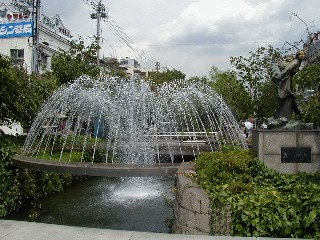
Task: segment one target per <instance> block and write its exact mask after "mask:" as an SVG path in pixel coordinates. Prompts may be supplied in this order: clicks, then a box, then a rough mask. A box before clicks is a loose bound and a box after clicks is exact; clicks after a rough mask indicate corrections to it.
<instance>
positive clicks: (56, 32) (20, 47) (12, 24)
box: [0, 2, 72, 135]
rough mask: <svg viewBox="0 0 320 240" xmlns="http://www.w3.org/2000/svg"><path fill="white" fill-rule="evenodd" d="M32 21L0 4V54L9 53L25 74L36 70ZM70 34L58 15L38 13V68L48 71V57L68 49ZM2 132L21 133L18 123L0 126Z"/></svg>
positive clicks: (49, 60) (7, 54) (20, 12)
mask: <svg viewBox="0 0 320 240" xmlns="http://www.w3.org/2000/svg"><path fill="white" fill-rule="evenodd" d="M34 26H35V25H34V21H33V19H32V14H31V13H30V11H25V12H23V11H19V10H17V9H14V8H13V7H11V6H9V5H8V4H6V3H3V2H2V3H0V54H3V55H6V56H9V57H10V58H11V60H12V62H13V64H14V65H17V66H22V67H24V68H25V69H26V70H27V72H28V73H31V72H32V70H33V69H35V64H34V62H35V61H34V56H35V54H34V44H33V40H34V38H33V37H34ZM71 38H72V36H71V33H70V31H69V30H68V29H67V28H65V27H64V25H63V23H62V21H61V19H60V17H59V15H58V14H55V15H53V16H51V17H47V16H45V15H43V14H41V16H40V24H39V53H38V59H37V61H38V63H39V68H38V69H39V71H40V72H42V71H48V70H49V71H50V69H51V58H52V56H53V55H55V54H57V53H59V51H60V49H69V48H70V44H69V42H70V40H71ZM0 130H2V132H4V133H5V134H11V135H22V134H23V129H22V127H21V125H20V124H19V123H14V124H13V125H11V126H6V125H2V126H0Z"/></svg>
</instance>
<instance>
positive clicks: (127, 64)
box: [119, 57, 150, 77]
mask: <svg viewBox="0 0 320 240" xmlns="http://www.w3.org/2000/svg"><path fill="white" fill-rule="evenodd" d="M119 67H120V69H122V70H123V71H124V72H125V73H126V75H127V76H128V77H131V76H133V75H139V76H141V77H148V73H149V72H150V70H148V69H144V68H141V66H140V64H139V62H138V61H137V60H135V59H132V58H128V57H126V58H123V59H120V65H119Z"/></svg>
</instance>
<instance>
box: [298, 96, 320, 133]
mask: <svg viewBox="0 0 320 240" xmlns="http://www.w3.org/2000/svg"><path fill="white" fill-rule="evenodd" d="M300 109H301V113H302V114H301V116H300V117H299V118H300V119H301V120H302V121H304V122H307V123H313V126H314V127H316V126H319V125H320V92H317V93H315V94H314V95H312V96H311V97H309V98H308V100H307V101H306V102H305V103H304V104H302V105H301V106H300Z"/></svg>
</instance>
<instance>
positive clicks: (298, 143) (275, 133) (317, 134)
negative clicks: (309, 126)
mask: <svg viewBox="0 0 320 240" xmlns="http://www.w3.org/2000/svg"><path fill="white" fill-rule="evenodd" d="M252 150H253V151H254V153H256V154H257V156H258V158H259V159H260V161H262V162H263V163H264V164H265V165H266V166H268V167H270V168H272V169H275V170H278V171H280V172H283V173H298V172H306V173H316V172H320V131H319V130H260V129H259V130H258V129H255V130H253V132H252Z"/></svg>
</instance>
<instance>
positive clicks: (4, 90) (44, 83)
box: [0, 55, 57, 129]
mask: <svg viewBox="0 0 320 240" xmlns="http://www.w3.org/2000/svg"><path fill="white" fill-rule="evenodd" d="M56 87H57V82H56V79H55V78H54V77H53V76H52V75H50V74H48V73H47V74H44V75H31V76H29V75H28V74H27V72H26V70H25V69H23V68H13V67H12V66H11V61H10V58H8V57H6V56H3V55H0V103H1V105H0V122H1V123H2V124H11V123H12V122H19V123H21V125H22V127H23V128H25V129H28V128H29V127H30V125H31V123H32V121H33V119H34V117H35V116H36V114H37V112H38V110H39V108H40V107H41V105H42V104H43V102H44V100H46V98H48V97H49V96H50V95H51V93H52V92H53V91H54V90H55V89H56Z"/></svg>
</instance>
